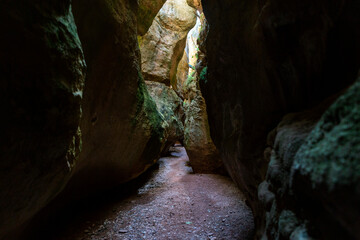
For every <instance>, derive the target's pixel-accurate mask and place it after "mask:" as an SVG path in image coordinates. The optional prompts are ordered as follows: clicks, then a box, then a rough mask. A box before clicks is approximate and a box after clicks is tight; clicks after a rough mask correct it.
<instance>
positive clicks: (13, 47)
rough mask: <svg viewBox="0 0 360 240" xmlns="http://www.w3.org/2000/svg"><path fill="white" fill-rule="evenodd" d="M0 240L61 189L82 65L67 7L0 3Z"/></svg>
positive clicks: (67, 172)
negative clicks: (0, 31) (0, 32)
mask: <svg viewBox="0 0 360 240" xmlns="http://www.w3.org/2000/svg"><path fill="white" fill-rule="evenodd" d="M0 20H1V21H0V26H1V29H2V34H1V36H0V52H1V53H0V72H1V74H0V84H1V87H0V106H1V120H0V122H1V127H0V128H1V129H0V239H13V238H12V237H11V236H12V235H11V236H9V234H10V233H11V232H17V231H18V228H19V226H21V225H22V224H23V223H24V222H26V221H27V220H29V219H30V218H31V217H32V216H33V215H34V214H35V213H36V212H38V211H39V210H40V209H42V208H43V207H44V206H45V205H46V204H48V203H49V202H50V201H51V200H52V199H53V198H54V197H55V196H56V195H57V194H58V193H59V192H60V191H61V190H62V189H63V188H64V186H65V185H66V183H67V181H68V179H69V178H70V177H71V175H72V172H73V169H74V166H75V165H76V164H77V162H78V155H79V152H80V149H81V140H80V137H81V131H80V129H79V122H80V117H81V106H80V102H81V98H82V89H83V84H84V78H85V62H84V57H83V52H82V49H81V44H80V40H79V38H78V34H77V30H76V26H75V22H74V18H73V15H72V12H71V7H70V3H69V1H51V3H50V2H48V1H37V2H36V3H33V2H32V1H26V0H24V1H1V2H0Z"/></svg>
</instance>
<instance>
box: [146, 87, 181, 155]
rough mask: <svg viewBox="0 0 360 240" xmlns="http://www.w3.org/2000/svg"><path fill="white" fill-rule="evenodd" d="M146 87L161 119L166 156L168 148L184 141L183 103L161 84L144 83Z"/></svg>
mask: <svg viewBox="0 0 360 240" xmlns="http://www.w3.org/2000/svg"><path fill="white" fill-rule="evenodd" d="M146 87H147V89H148V91H149V94H150V96H151V97H152V99H153V100H154V102H155V104H156V107H157V109H158V111H159V113H160V116H161V119H162V128H163V129H164V136H163V139H164V141H165V147H164V149H163V154H167V153H168V150H169V147H170V146H172V145H174V144H175V143H176V142H177V141H180V142H183V140H184V124H183V122H184V118H185V112H184V108H183V101H182V99H181V98H179V96H178V95H177V94H176V92H175V91H174V90H173V89H172V88H170V87H168V86H166V85H165V84H163V83H159V82H151V81H146Z"/></svg>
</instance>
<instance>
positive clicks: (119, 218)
mask: <svg viewBox="0 0 360 240" xmlns="http://www.w3.org/2000/svg"><path fill="white" fill-rule="evenodd" d="M187 162H188V157H187V154H186V151H185V149H184V148H183V147H182V146H179V145H176V146H175V147H172V148H171V156H169V157H164V158H161V159H160V160H159V169H158V170H156V171H154V172H153V173H152V176H151V177H150V179H149V180H148V181H147V182H146V183H145V184H144V185H143V186H142V187H140V188H139V189H138V190H137V193H136V194H134V195H132V196H129V197H128V198H127V199H124V200H122V201H121V202H118V203H116V204H114V206H112V211H110V212H109V213H108V214H107V216H106V217H105V218H104V217H103V219H102V220H101V221H98V220H96V219H92V220H91V221H87V224H86V226H84V228H83V229H81V230H80V231H77V232H76V233H72V234H71V233H70V234H68V235H67V236H64V237H62V238H61V239H72V240H73V239H84V240H85V239H86V240H90V239H91V240H100V239H101V240H105V239H107V240H117V239H119V240H120V239H124V240H125V239H127V240H135V239H136V240H140V239H149V240H155V239H156V240H163V239H171V240H177V239H179V240H186V239H194V240H202V239H204V240H208V239H211V240H215V239H216V240H219V239H242V240H246V239H251V237H252V232H253V228H254V226H253V225H254V223H253V217H252V213H251V211H250V209H249V208H248V207H247V206H246V205H245V203H244V197H243V195H242V193H241V192H240V191H239V189H238V188H237V187H236V186H235V185H234V183H233V182H232V181H231V180H230V179H229V178H227V177H224V176H220V175H213V174H193V173H192V169H191V167H188V166H187Z"/></svg>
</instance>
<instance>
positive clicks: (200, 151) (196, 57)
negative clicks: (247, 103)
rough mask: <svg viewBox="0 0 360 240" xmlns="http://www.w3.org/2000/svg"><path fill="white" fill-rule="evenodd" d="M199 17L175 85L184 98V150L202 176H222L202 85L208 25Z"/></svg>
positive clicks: (221, 166)
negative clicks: (204, 45) (203, 174)
mask: <svg viewBox="0 0 360 240" xmlns="http://www.w3.org/2000/svg"><path fill="white" fill-rule="evenodd" d="M200 7H201V4H200V5H199V6H198V8H200ZM198 14H199V15H200V16H199V17H197V23H196V25H195V26H194V28H192V29H191V31H190V32H189V33H188V36H187V41H186V47H185V51H184V53H183V57H182V59H181V61H180V63H179V66H178V71H177V76H176V78H177V79H176V83H174V85H175V87H176V91H177V93H178V94H179V95H180V96H182V97H183V98H184V108H185V116H186V119H185V124H184V129H185V134H184V146H185V148H186V151H187V154H188V156H189V160H190V164H191V166H192V168H193V170H194V171H195V172H198V173H214V172H218V173H222V172H223V163H222V160H221V158H220V155H219V152H218V150H217V149H216V147H215V145H214V143H213V141H212V139H211V136H210V129H209V123H208V116H207V112H206V103H205V99H204V98H203V96H202V93H201V90H200V85H199V81H200V78H201V76H204V73H205V72H206V68H205V66H204V65H205V64H206V55H205V53H204V52H203V51H201V50H200V48H201V46H202V45H203V44H204V43H205V40H206V34H204V32H206V33H207V22H206V19H205V16H204V14H203V13H200V12H198ZM201 72H203V74H201Z"/></svg>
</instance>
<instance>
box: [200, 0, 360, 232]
mask: <svg viewBox="0 0 360 240" xmlns="http://www.w3.org/2000/svg"><path fill="white" fill-rule="evenodd" d="M359 5H360V4H359V2H358V1H351V0H349V1H337V2H334V1H326V0H322V1H316V2H314V1H290V2H289V1H283V0H267V1H250V0H249V1H247V0H246V1H241V3H239V2H238V1H229V2H227V4H224V3H223V2H222V1H219V0H209V1H204V2H203V7H204V12H205V15H206V17H207V19H208V21H209V24H210V32H209V36H208V38H207V49H208V74H207V76H206V79H207V81H203V82H202V86H201V87H202V92H203V94H204V96H205V99H206V103H207V105H208V106H209V108H208V114H209V120H210V129H211V134H212V138H213V140H214V142H215V144H216V146H217V147H218V149H219V151H220V152H221V155H222V158H223V160H224V162H225V165H226V168H227V170H228V172H229V173H230V175H231V176H232V178H233V179H234V180H235V182H236V183H237V184H238V185H239V187H240V188H241V189H242V190H243V191H244V192H245V194H246V195H247V199H248V202H249V204H250V205H251V207H252V209H253V211H254V214H255V215H256V222H257V226H258V230H259V232H258V237H259V238H260V237H261V236H262V227H261V226H262V225H263V223H262V222H263V219H264V217H263V216H264V215H263V213H264V209H263V206H262V205H260V204H259V201H258V194H257V189H258V185H259V183H260V182H262V181H263V179H264V178H265V175H266V172H267V165H268V162H267V160H266V159H269V158H268V157H264V149H266V147H267V146H268V145H267V135H268V133H269V132H270V130H271V129H273V128H274V127H275V126H276V125H277V124H278V123H279V122H280V119H281V118H282V117H283V116H284V115H285V114H286V113H289V112H299V111H303V110H304V109H306V108H311V107H313V106H315V105H316V104H317V103H319V102H321V101H322V100H324V99H325V98H327V97H328V96H331V95H332V94H334V93H336V92H338V91H340V90H341V89H343V88H345V87H347V86H349V85H350V84H351V83H353V82H354V80H355V79H356V76H357V72H358V70H359V66H360V52H359V51H360V48H359V42H360V41H359V40H360V39H359V38H360V30H359V28H358V27H357V26H359V21H360V18H359V14H357V12H358V11H359V7H360V6H359ZM305 128H306V126H305ZM271 147H273V146H271ZM313 147H314V148H317V147H316V145H315V144H314V146H313ZM308 148H311V146H310V145H308ZM342 149H343V151H346V147H344V148H342ZM324 151H325V149H324ZM266 154H269V152H266ZM330 159H331V158H329V160H328V161H330ZM344 161H345V162H347V163H349V164H350V162H351V158H350V157H346V158H344ZM300 169H301V168H300ZM324 171H325V172H327V171H331V170H330V168H325V169H324ZM320 176H321V175H319V177H320ZM307 179H308V180H309V182H308V184H309V185H304V187H305V186H307V188H306V189H307V190H306V191H311V188H310V186H311V182H312V181H313V180H312V179H311V178H307ZM339 183H340V182H339ZM265 187H266V186H265ZM352 190H353V189H352ZM350 192H351V191H350ZM299 193H300V192H299ZM318 194H319V195H320V196H321V197H319V198H318V199H324V198H326V197H329V198H330V193H329V192H326V191H322V192H318ZM352 194H354V193H352ZM270 197H271V196H270ZM330 199H331V198H330ZM329 201H330V200H329ZM284 204H289V205H290V204H291V202H289V201H286V202H285V203H284ZM283 207H286V206H283ZM305 208H306V207H305ZM349 208H352V209H353V210H354V211H356V208H355V207H354V205H352V206H351V207H349ZM284 209H285V208H284ZM307 209H308V210H309V209H311V208H310V207H309V208H307ZM299 211H300V210H299ZM288 213H289V212H284V215H281V216H282V217H284V218H281V219H286V216H290V215H291V214H288ZM295 214H299V212H295ZM304 214H305V215H306V213H304ZM332 214H333V213H332ZM337 214H339V213H337ZM342 214H343V215H342V217H341V218H345V215H346V214H345V213H342ZM337 216H338V217H339V215H337ZM274 218H277V217H276V216H275V217H274ZM278 219H279V218H278ZM280 222H282V221H280ZM280 222H279V224H280ZM336 226H337V227H336V228H330V229H329V230H328V232H329V235H331V233H332V232H336V230H333V229H337V230H339V229H342V230H344V231H346V232H348V233H349V234H350V230H345V227H344V226H345V225H340V226H339V225H336ZM298 231H299V232H300V233H301V229H299V230H298ZM339 231H340V230H339ZM344 236H345V235H344ZM268 237H269V239H271V236H269V235H268ZM287 237H289V235H288V233H287ZM287 237H285V238H284V239H286V238H287ZM345 237H346V236H345ZM282 238H283V237H281V238H280V239H282ZM319 238H322V239H326V237H325V238H324V237H319ZM293 239H298V238H293Z"/></svg>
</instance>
